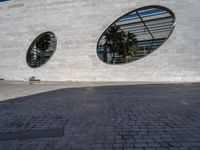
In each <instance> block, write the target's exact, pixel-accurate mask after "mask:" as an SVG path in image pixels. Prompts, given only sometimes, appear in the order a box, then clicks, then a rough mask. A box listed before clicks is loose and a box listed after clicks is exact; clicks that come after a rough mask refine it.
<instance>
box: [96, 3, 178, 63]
mask: <svg viewBox="0 0 200 150" xmlns="http://www.w3.org/2000/svg"><path fill="white" fill-rule="evenodd" d="M148 8H160V9H162V10H165V11H167V12H168V13H169V14H170V15H171V17H172V18H173V29H172V30H171V32H170V33H169V35H168V36H167V37H166V39H165V40H164V41H163V43H162V44H161V45H160V46H159V47H158V48H156V49H155V50H153V51H152V52H151V53H149V54H148V55H146V56H143V57H141V58H139V59H137V60H134V61H131V62H127V63H120V64H112V63H108V62H105V61H103V60H101V59H100V57H99V55H98V52H97V49H98V44H99V42H100V40H101V38H102V37H103V35H104V34H105V33H106V31H107V30H108V29H109V28H110V27H111V26H112V25H114V24H115V23H116V22H118V21H119V20H120V19H121V18H123V17H125V16H127V15H129V14H130V13H133V12H136V11H141V10H143V9H148ZM175 27H176V15H175V13H174V12H173V11H172V10H171V9H169V8H167V7H165V6H161V5H148V6H143V7H140V8H137V9H134V10H131V11H129V12H127V13H125V14H124V15H122V16H120V17H118V18H117V19H116V20H115V21H114V22H113V23H112V24H110V25H109V26H107V27H106V29H105V30H104V32H103V33H102V34H101V36H100V37H99V39H98V42H97V45H96V56H97V58H98V59H99V60H100V61H101V62H103V63H105V64H107V65H114V66H115V65H116V66H118V65H126V64H130V63H134V62H136V61H138V60H141V59H143V58H145V57H147V56H149V55H151V54H153V53H154V52H155V51H156V50H158V49H159V48H160V47H162V46H163V45H164V44H165V43H166V42H167V40H168V39H169V38H170V36H171V35H172V33H173V32H174V30H175Z"/></svg>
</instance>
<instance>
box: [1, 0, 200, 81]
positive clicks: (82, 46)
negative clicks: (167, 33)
mask: <svg viewBox="0 0 200 150" xmlns="http://www.w3.org/2000/svg"><path fill="white" fill-rule="evenodd" d="M148 5H161V6H164V7H167V8H169V9H170V10H172V11H173V12H174V14H175V15H176V27H175V30H174V32H173V33H172V35H171V37H170V38H169V39H168V40H167V42H166V43H164V44H163V45H162V46H161V47H160V48H159V49H158V50H156V51H155V52H153V53H152V54H150V55H148V56H147V57H144V58H142V59H140V60H138V61H135V62H132V63H129V64H124V65H108V64H105V63H103V62H102V61H101V60H100V59H99V58H98V56H97V53H96V46H97V42H98V40H99V38H100V36H101V34H102V33H103V32H104V31H105V29H106V28H107V27H108V26H109V25H110V24H111V23H113V22H114V21H115V20H116V19H117V18H119V17H120V16H122V15H124V14H125V13H127V12H129V11H131V10H134V9H137V8H140V7H143V6H148ZM199 8H200V1H199V0H148V1H147V0H38V1H34V0H11V1H7V2H1V3H0V32H1V34H0V60H1V61H0V78H4V79H6V80H28V79H29V78H30V77H31V76H35V77H36V78H37V79H40V80H42V81H143V82H146V81H149V82H161V81H181V82H199V81H200V42H199V40H200V36H199V35H200V17H199V14H200V9H199ZM46 31H52V32H53V33H55V35H56V36H57V42H58V43H57V49H56V52H55V54H54V55H53V57H52V58H51V59H50V60H49V62H48V63H46V64H45V65H43V66H42V67H40V68H37V69H33V68H30V67H29V66H28V65H27V63H26V53H27V50H28V48H29V46H30V44H31V43H32V41H33V40H34V39H35V38H36V37H37V36H38V35H39V34H41V33H43V32H46Z"/></svg>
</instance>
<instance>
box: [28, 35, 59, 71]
mask: <svg viewBox="0 0 200 150" xmlns="http://www.w3.org/2000/svg"><path fill="white" fill-rule="evenodd" d="M56 44H57V40H56V36H55V34H54V33H52V32H45V33H43V34H41V35H39V36H38V37H37V38H36V39H35V40H34V41H33V43H32V44H31V46H30V47H29V49H28V52H27V58H26V60H27V63H28V65H29V66H30V67H31V68H37V67H40V66H41V65H43V64H44V63H46V62H47V61H48V60H49V59H50V57H51V56H52V55H53V53H54V52H55V50H56Z"/></svg>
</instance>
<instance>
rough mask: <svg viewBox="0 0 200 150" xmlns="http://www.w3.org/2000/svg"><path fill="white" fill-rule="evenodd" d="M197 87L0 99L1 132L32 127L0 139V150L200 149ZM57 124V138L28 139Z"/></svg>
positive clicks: (117, 88) (100, 89) (111, 88)
mask: <svg viewBox="0 0 200 150" xmlns="http://www.w3.org/2000/svg"><path fill="white" fill-rule="evenodd" d="M199 91H200V84H168V85H126V86H102V87H82V88H67V89H60V90H54V91H49V92H45V93H40V94H35V95H30V96H25V97H21V98H15V99H10V100H7V101H2V102H0V135H2V134H5V133H6V135H9V134H10V135H11V136H12V135H13V137H14V136H15V135H16V134H15V133H16V131H17V133H18V134H20V132H26V131H27V132H28V131H33V132H31V133H30V134H29V135H28V136H27V135H25V137H24V138H19V139H17V138H16V139H12V140H1V141H0V150H199V149H200V92H199ZM59 128H63V129H64V130H63V132H64V133H63V135H60V136H58V137H54V136H52V135H47V136H46V137H45V136H41V135H38V138H35V137H34V136H33V138H31V134H34V131H41V134H43V133H44V132H42V131H44V130H45V129H49V130H51V129H52V130H53V129H59ZM37 134H38V133H37ZM44 134H45V133H44ZM26 136H27V137H26ZM40 136H41V137H40Z"/></svg>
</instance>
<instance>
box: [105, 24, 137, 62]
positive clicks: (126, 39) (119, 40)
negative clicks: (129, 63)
mask: <svg viewBox="0 0 200 150" xmlns="http://www.w3.org/2000/svg"><path fill="white" fill-rule="evenodd" d="M105 39H106V43H105V45H106V46H105V47H106V48H108V49H109V50H110V52H111V53H112V54H113V56H112V59H111V63H113V62H114V59H115V54H118V55H121V56H123V59H124V60H125V58H126V56H131V57H133V56H135V55H136V53H137V39H136V36H135V35H134V34H133V33H127V32H124V31H122V30H120V28H119V26H117V25H113V26H111V27H110V28H109V29H108V30H107V31H106V32H105Z"/></svg>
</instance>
